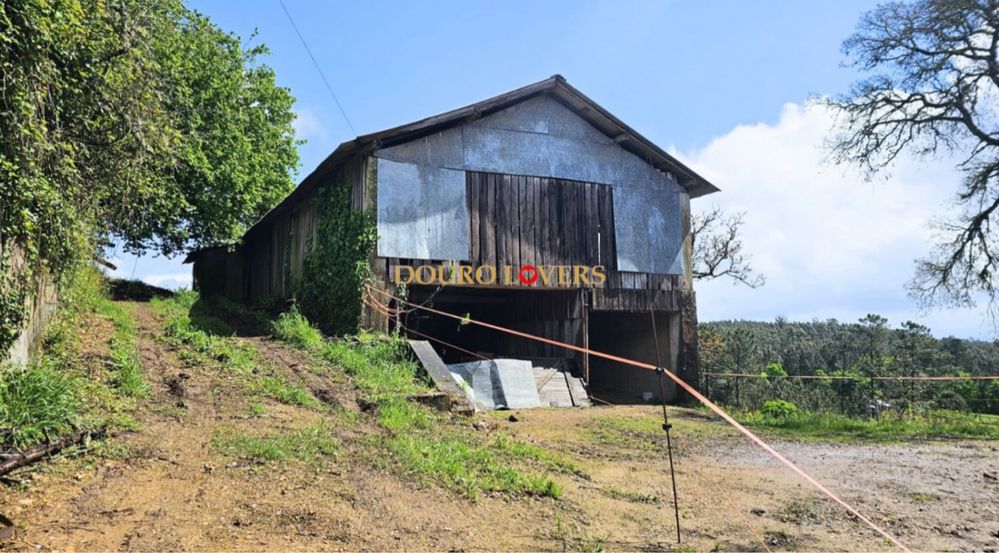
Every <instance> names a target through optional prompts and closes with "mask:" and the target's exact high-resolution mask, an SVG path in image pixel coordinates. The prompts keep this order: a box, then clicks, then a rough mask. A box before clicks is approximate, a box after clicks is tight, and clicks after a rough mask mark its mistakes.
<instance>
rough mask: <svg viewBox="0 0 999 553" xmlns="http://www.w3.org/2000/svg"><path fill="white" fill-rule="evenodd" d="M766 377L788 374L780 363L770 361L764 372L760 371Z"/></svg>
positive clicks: (778, 376)
mask: <svg viewBox="0 0 999 553" xmlns="http://www.w3.org/2000/svg"><path fill="white" fill-rule="evenodd" d="M760 374H761V375H763V377H764V378H780V377H782V376H787V371H785V370H784V367H783V366H782V365H781V364H780V363H770V364H769V365H767V366H766V367H764V368H763V372H762V373H760Z"/></svg>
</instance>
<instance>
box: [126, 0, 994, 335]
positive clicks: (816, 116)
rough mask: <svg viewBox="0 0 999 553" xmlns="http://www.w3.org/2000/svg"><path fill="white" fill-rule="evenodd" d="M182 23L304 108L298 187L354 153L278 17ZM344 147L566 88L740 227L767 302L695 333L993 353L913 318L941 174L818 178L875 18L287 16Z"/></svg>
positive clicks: (791, 11)
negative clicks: (874, 331) (258, 64)
mask: <svg viewBox="0 0 999 553" xmlns="http://www.w3.org/2000/svg"><path fill="white" fill-rule="evenodd" d="M189 5H191V6H192V7H194V8H196V9H198V10H199V11H202V12H204V13H205V14H207V15H208V16H209V17H211V18H212V19H213V20H214V21H215V22H216V23H217V24H218V25H220V26H221V27H223V28H224V29H227V30H229V31H232V32H234V33H236V34H238V35H240V36H241V37H243V38H244V39H250V37H251V35H253V33H254V31H255V30H256V36H255V37H254V38H252V40H253V41H254V42H258V41H262V42H264V43H266V44H267V45H268V46H269V47H270V49H271V55H270V56H269V57H268V58H267V59H266V60H265V61H266V63H268V64H269V65H271V66H273V67H274V68H275V70H276V71H277V75H278V80H279V82H280V83H281V84H282V85H284V86H287V87H289V88H290V89H291V91H292V93H293V94H294V95H295V96H296V98H297V99H298V101H297V104H296V112H297V113H298V115H299V120H298V121H297V123H296V125H297V129H298V131H299V134H300V135H301V136H302V138H305V139H306V140H307V143H306V144H305V145H303V146H302V147H301V150H300V152H301V158H302V162H301V167H300V169H299V174H300V175H304V174H307V173H308V172H309V171H310V170H311V169H312V168H314V167H315V166H316V165H317V164H318V163H319V161H321V160H322V158H323V157H325V156H326V155H327V154H328V153H330V152H331V151H332V150H333V149H334V148H335V147H336V145H337V144H339V143H340V142H341V141H344V140H348V139H350V138H352V137H353V133H352V132H351V130H350V128H349V127H348V125H347V124H346V123H345V121H344V119H343V117H342V116H341V115H340V113H339V111H338V110H337V108H336V105H335V104H334V103H333V101H332V100H331V98H330V96H329V93H328V92H327V91H326V89H325V87H324V86H323V83H322V81H321V80H320V78H319V76H318V74H317V73H316V70H315V68H314V67H313V66H312V64H311V62H310V60H309V58H308V56H307V54H306V52H305V50H304V49H303V47H302V45H301V43H300V42H299V39H298V37H297V36H296V35H295V33H294V30H293V29H292V27H291V25H290V23H289V22H288V19H287V17H286V16H285V14H284V12H283V11H282V9H281V6H280V4H279V3H278V0H259V1H258V0H251V1H243V2H238V3H237V2H223V1H196V2H190V3H189ZM286 5H287V7H288V10H289V11H290V12H291V14H292V16H293V17H294V18H295V21H296V23H297V24H298V27H299V29H300V30H301V32H302V34H303V35H304V36H305V38H306V40H307V41H308V42H309V45H310V47H311V48H312V51H313V53H314V54H315V55H316V58H317V59H318V60H319V63H320V65H321V66H322V69H323V71H324V72H325V74H326V77H327V78H328V80H329V81H330V83H331V84H332V86H333V88H334V90H335V92H336V94H337V95H338V97H339V99H340V101H341V103H342V104H343V107H344V109H345V110H346V112H347V115H348V116H349V118H350V120H351V122H352V124H353V126H354V128H355V129H356V131H357V132H358V133H359V134H364V133H368V132H372V131H376V130H380V129H383V128H387V127H391V126H395V125H398V124H401V123H405V122H409V121H412V120H415V119H419V118H422V117H425V116H428V115H432V114H435V113H439V112H441V111H445V110H448V109H452V108H455V107H459V106H462V105H465V104H468V103H471V102H474V101H476V100H480V99H483V98H487V97H489V96H493V95H495V94H498V93H502V92H505V91H507V90H510V89H513V88H516V87H519V86H522V85H524V84H527V83H530V82H534V81H537V80H540V79H543V78H546V77H548V76H550V75H552V74H555V73H560V74H562V75H564V76H565V77H566V78H567V79H568V80H569V82H570V83H572V84H573V85H574V86H576V87H577V88H579V89H580V90H582V91H583V92H584V93H585V94H587V95H589V96H590V97H591V98H593V99H595V100H596V101H597V102H599V103H600V104H601V105H603V106H604V107H605V108H607V109H608V110H610V111H611V112H613V113H614V114H615V115H617V116H618V117H620V118H621V119H623V120H624V121H626V122H627V123H629V124H630V125H631V126H633V127H634V128H636V129H637V130H639V131H640V132H642V133H643V134H644V135H645V136H647V137H648V138H650V139H652V140H653V141H655V142H656V143H658V144H660V145H661V146H663V147H664V148H667V149H669V150H671V151H673V152H675V153H676V155H677V156H679V157H680V158H681V159H683V160H684V161H686V162H688V163H690V164H691V165H692V166H694V167H695V168H697V169H698V170H699V171H701V172H702V173H703V174H705V176H707V177H708V178H710V179H711V180H712V181H713V182H715V184H717V185H718V186H719V187H720V188H722V190H723V192H722V193H720V194H717V195H714V196H711V197H708V198H702V199H700V200H697V201H696V202H695V206H694V208H695V210H697V209H698V207H701V208H706V207H708V206H710V205H711V204H718V205H721V206H722V207H724V208H726V209H737V210H745V211H746V212H747V216H746V221H747V223H746V239H747V245H746V247H747V249H748V250H749V252H750V253H751V254H752V255H753V257H754V260H755V264H756V265H757V266H758V267H759V268H760V269H762V270H763V272H764V273H766V275H767V277H768V279H769V282H768V284H767V286H765V287H763V288H761V289H759V290H749V289H747V288H745V287H734V286H732V285H730V284H728V283H724V282H712V283H699V284H698V294H699V295H698V303H699V310H700V315H701V318H702V320H712V319H719V318H748V319H764V320H769V319H773V318H774V317H775V316H777V315H785V316H787V317H789V318H791V319H800V320H810V319H812V318H827V317H835V318H838V319H840V320H844V321H851V320H856V319H857V318H859V317H862V316H863V315H865V314H866V313H868V312H878V313H882V314H885V315H886V316H888V317H889V320H890V321H891V322H892V323H893V324H895V325H897V324H900V323H901V322H902V321H903V320H906V319H913V320H919V321H921V322H923V323H924V324H928V325H929V326H931V327H932V328H933V329H934V330H935V333H936V334H938V335H946V334H954V335H958V336H977V337H990V336H992V335H993V333H994V330H993V329H992V327H991V326H990V325H989V324H987V323H986V321H985V319H984V318H983V315H982V312H981V310H971V311H946V312H940V311H935V312H930V313H921V312H919V311H918V310H917V309H916V306H915V305H914V304H913V302H912V301H911V300H909V299H908V298H907V297H906V295H905V291H904V284H905V282H906V280H907V279H908V278H910V277H911V274H912V262H913V260H914V259H915V258H916V257H918V256H919V255H922V254H924V253H925V252H926V251H927V249H928V247H927V239H928V238H929V234H928V230H927V229H928V228H929V227H930V225H929V223H930V221H932V220H933V218H934V217H939V216H941V215H944V214H945V212H946V209H945V206H946V205H947V204H948V202H949V200H950V198H951V195H952V193H953V190H954V183H955V182H956V179H957V176H956V175H955V174H954V172H953V170H952V165H953V164H952V163H948V162H947V161H946V160H942V161H939V162H936V163H920V162H917V161H912V160H903V161H902V162H901V163H900V165H899V167H898V168H897V169H896V170H895V171H893V172H892V174H891V175H889V176H887V177H885V178H882V179H879V180H878V181H877V182H874V183H867V182H864V181H863V180H862V179H861V178H859V177H858V176H857V175H855V174H853V173H851V172H850V171H848V170H845V169H842V168H837V167H829V166H828V165H827V164H825V163H823V156H822V154H821V142H822V140H823V138H824V136H825V133H826V132H827V131H828V129H829V128H830V127H831V124H832V118H831V114H829V113H828V112H827V111H826V110H824V109H822V108H821V107H819V106H815V105H811V104H809V103H808V99H809V98H811V97H815V96H821V95H829V94H836V93H840V92H843V91H844V90H846V88H847V87H848V86H849V84H850V83H851V82H852V81H853V80H854V79H855V78H856V77H857V75H856V74H855V73H854V71H853V70H852V69H850V68H847V67H844V66H843V65H842V62H843V57H842V54H841V52H840V43H841V42H842V40H843V39H844V38H846V37H847V36H848V35H849V34H850V33H851V31H852V30H853V28H854V26H855V25H856V22H857V20H858V18H859V17H860V15H861V14H862V13H863V12H864V11H866V10H868V9H870V8H872V7H873V6H874V2H866V1H865V2H859V1H856V2H854V1H839V2H825V3H818V2H800V1H767V2H755V3H750V2H735V1H710V2H631V1H624V2H621V1H618V2H610V1H607V2H589V3H587V2H552V1H546V2H536V1H535V2H502V3H500V2H469V1H462V2H380V3H370V2H349V3H348V2H342V3H341V2H304V1H296V0H286ZM117 257H118V258H119V259H120V261H121V267H120V269H119V271H118V274H120V275H123V276H126V277H133V276H134V277H135V278H144V279H146V280H147V281H150V282H157V283H160V284H162V285H167V286H176V285H179V284H183V283H185V282H189V278H190V276H189V272H190V271H189V266H182V265H180V263H179V260H165V259H163V258H151V257H146V258H141V259H134V258H131V257H128V256H123V255H118V256H117Z"/></svg>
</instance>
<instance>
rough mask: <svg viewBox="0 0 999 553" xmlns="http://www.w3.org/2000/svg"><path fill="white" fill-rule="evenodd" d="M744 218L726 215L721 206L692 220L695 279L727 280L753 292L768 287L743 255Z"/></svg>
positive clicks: (691, 231)
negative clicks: (739, 283) (729, 279)
mask: <svg viewBox="0 0 999 553" xmlns="http://www.w3.org/2000/svg"><path fill="white" fill-rule="evenodd" d="M743 216H744V213H741V212H740V213H735V214H733V215H726V214H725V213H724V212H722V210H721V209H720V208H718V206H712V208H711V210H710V211H708V212H707V213H703V214H700V215H694V216H692V217H691V223H690V234H691V237H692V241H693V244H694V256H693V260H694V262H693V270H692V272H693V275H694V278H695V279H699V280H708V279H713V278H720V277H728V278H731V279H733V280H735V281H736V282H741V283H742V284H745V285H746V286H749V287H750V288H759V287H760V286H763V284H764V283H766V278H764V276H763V275H760V274H755V273H754V271H753V268H752V267H751V266H750V264H749V259H748V258H747V257H746V256H745V254H743V253H742V239H741V238H740V237H739V228H740V227H741V226H742V218H743Z"/></svg>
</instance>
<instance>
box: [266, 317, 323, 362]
mask: <svg viewBox="0 0 999 553" xmlns="http://www.w3.org/2000/svg"><path fill="white" fill-rule="evenodd" d="M271 333H272V334H273V335H274V337H276V338H278V339H279V340H282V341H284V342H288V343H289V344H291V345H293V346H296V347H299V348H302V349H305V350H308V351H311V352H318V351H320V350H321V349H322V347H323V343H324V341H323V335H322V334H321V333H320V332H319V330H318V329H317V328H316V327H314V326H312V324H311V323H309V320H308V319H306V318H305V316H304V315H302V314H301V313H299V312H298V309H297V308H293V309H292V310H291V311H288V312H287V313H282V314H281V316H279V317H278V318H277V320H275V321H274V322H273V324H272V325H271Z"/></svg>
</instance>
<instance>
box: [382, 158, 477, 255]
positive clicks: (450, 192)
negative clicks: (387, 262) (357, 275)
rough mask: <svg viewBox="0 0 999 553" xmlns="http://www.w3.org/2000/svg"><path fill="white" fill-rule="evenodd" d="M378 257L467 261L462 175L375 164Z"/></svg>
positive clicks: (384, 162) (389, 163)
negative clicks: (376, 175)
mask: <svg viewBox="0 0 999 553" xmlns="http://www.w3.org/2000/svg"><path fill="white" fill-rule="evenodd" d="M377 221H378V255H380V256H382V257H402V258H412V259H453V260H457V261H466V260H468V252H469V245H468V206H467V205H466V202H465V172H464V171H459V170H454V169H442V168H440V167H432V166H429V165H416V164H413V163H398V162H395V161H391V160H387V159H379V160H378V212H377Z"/></svg>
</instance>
